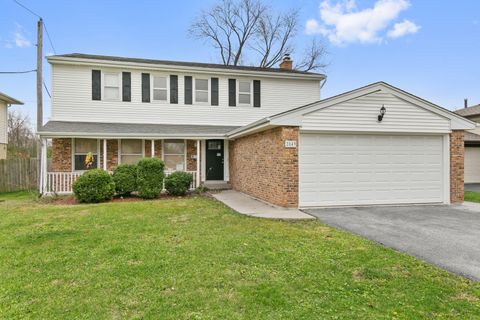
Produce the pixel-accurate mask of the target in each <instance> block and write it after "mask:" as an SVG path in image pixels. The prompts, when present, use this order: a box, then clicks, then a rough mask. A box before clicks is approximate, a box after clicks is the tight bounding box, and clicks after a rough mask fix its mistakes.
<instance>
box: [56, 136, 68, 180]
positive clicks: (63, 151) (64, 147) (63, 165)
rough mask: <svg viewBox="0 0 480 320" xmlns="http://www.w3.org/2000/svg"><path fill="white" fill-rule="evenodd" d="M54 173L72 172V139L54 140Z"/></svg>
mask: <svg viewBox="0 0 480 320" xmlns="http://www.w3.org/2000/svg"><path fill="white" fill-rule="evenodd" d="M52 171H56V172H70V171H72V138H54V139H52Z"/></svg>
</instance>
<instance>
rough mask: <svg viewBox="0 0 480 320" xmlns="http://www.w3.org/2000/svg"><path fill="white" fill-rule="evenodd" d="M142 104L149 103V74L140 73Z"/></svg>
mask: <svg viewBox="0 0 480 320" xmlns="http://www.w3.org/2000/svg"><path fill="white" fill-rule="evenodd" d="M142 102H150V73H142Z"/></svg>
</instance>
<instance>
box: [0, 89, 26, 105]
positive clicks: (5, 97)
mask: <svg viewBox="0 0 480 320" xmlns="http://www.w3.org/2000/svg"><path fill="white" fill-rule="evenodd" d="M0 101H4V102H6V103H7V104H18V105H22V104H23V102H22V101H20V100H17V99H15V98H12V97H10V96H8V95H6V94H5V93H1V92H0Z"/></svg>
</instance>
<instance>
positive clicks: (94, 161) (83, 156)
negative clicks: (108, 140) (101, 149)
mask: <svg viewBox="0 0 480 320" xmlns="http://www.w3.org/2000/svg"><path fill="white" fill-rule="evenodd" d="M73 144H74V148H73V168H74V170H75V171H83V170H90V169H95V168H97V166H98V143H97V139H74V141H73ZM89 154H90V155H91V156H92V157H91V158H90V159H89V160H90V161H86V160H87V155H89Z"/></svg>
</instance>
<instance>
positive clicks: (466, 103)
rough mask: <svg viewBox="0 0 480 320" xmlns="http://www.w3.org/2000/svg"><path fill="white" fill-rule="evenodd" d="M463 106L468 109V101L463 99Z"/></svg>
mask: <svg viewBox="0 0 480 320" xmlns="http://www.w3.org/2000/svg"><path fill="white" fill-rule="evenodd" d="M463 106H464V107H465V108H468V99H463Z"/></svg>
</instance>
